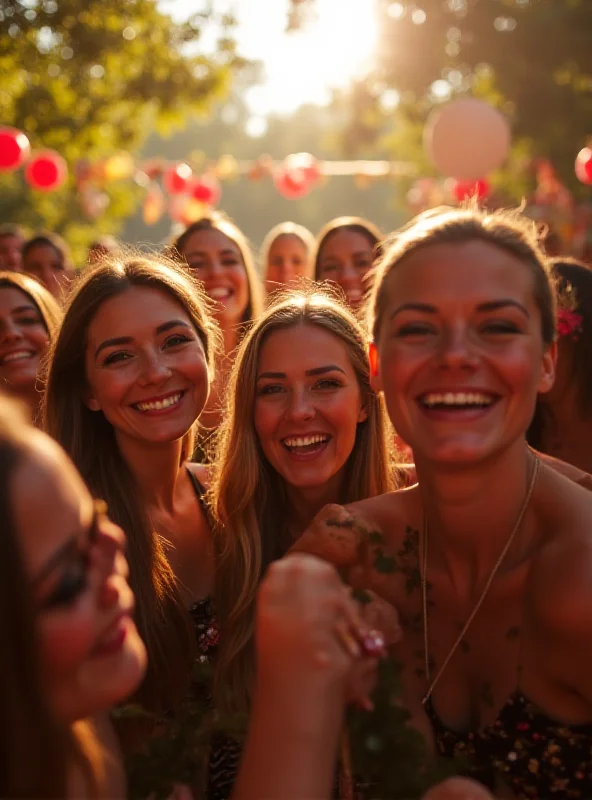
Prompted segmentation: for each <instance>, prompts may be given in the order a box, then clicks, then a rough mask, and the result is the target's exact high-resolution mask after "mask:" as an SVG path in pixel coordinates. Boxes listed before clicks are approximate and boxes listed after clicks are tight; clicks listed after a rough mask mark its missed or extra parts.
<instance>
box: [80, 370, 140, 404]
mask: <svg viewBox="0 0 592 800" xmlns="http://www.w3.org/2000/svg"><path fill="white" fill-rule="evenodd" d="M135 378H136V376H135V373H134V372H133V370H132V369H131V368H123V369H120V370H117V371H114V372H108V371H107V370H105V371H104V372H100V373H99V372H95V373H94V374H93V375H92V376H91V377H90V379H89V385H90V389H91V394H92V395H93V397H95V398H96V399H97V400H98V401H99V403H100V405H101V408H102V409H103V410H105V409H108V408H109V407H110V406H113V405H116V404H118V403H120V402H121V401H122V400H123V398H124V397H125V395H126V394H127V392H128V391H129V390H130V388H131V387H132V386H133V385H134V383H135Z"/></svg>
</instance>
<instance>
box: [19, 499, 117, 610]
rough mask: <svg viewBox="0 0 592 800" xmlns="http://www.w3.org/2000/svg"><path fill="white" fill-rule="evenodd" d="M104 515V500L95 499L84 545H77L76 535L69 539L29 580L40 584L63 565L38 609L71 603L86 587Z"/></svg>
mask: <svg viewBox="0 0 592 800" xmlns="http://www.w3.org/2000/svg"><path fill="white" fill-rule="evenodd" d="M106 514H107V505H106V503H105V502H104V501H103V500H96V501H95V503H94V512H93V517H92V520H91V523H90V526H89V529H88V532H87V534H86V536H85V537H84V544H81V542H80V539H79V538H76V539H73V540H71V541H70V542H68V543H67V544H66V545H65V547H64V548H62V549H61V550H59V551H58V552H57V553H56V554H55V555H54V556H52V558H51V559H50V560H49V561H48V563H47V564H45V566H44V567H43V569H42V570H41V572H40V574H39V575H37V577H36V578H35V580H34V581H33V589H35V588H36V587H38V586H40V585H41V584H42V583H43V582H44V581H45V580H46V579H47V577H48V576H49V575H50V574H51V573H52V572H54V571H55V570H57V569H58V568H60V567H61V566H62V564H63V569H62V572H61V576H60V579H59V581H58V583H57V584H56V586H55V587H54V589H53V590H52V591H51V593H50V594H49V595H48V596H47V597H46V598H44V599H43V600H42V601H41V603H40V605H39V610H41V611H50V610H52V609H57V608H65V607H67V606H71V605H72V604H73V603H74V602H75V601H76V599H77V598H78V597H79V596H80V595H81V594H82V593H83V592H84V591H85V590H86V588H87V586H88V572H89V566H90V553H91V549H92V547H93V546H94V545H95V544H96V543H97V541H98V538H99V527H100V523H101V520H102V519H103V518H104V517H105V516H106Z"/></svg>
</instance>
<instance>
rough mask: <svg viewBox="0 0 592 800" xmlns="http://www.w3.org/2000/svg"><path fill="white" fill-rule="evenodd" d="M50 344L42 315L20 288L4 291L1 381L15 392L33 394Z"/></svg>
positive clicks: (1, 290)
mask: <svg viewBox="0 0 592 800" xmlns="http://www.w3.org/2000/svg"><path fill="white" fill-rule="evenodd" d="M48 344H49V334H48V333H47V329H46V328H45V323H44V322H43V317H42V316H41V312H40V311H39V309H38V308H37V306H36V304H35V303H34V302H33V301H32V300H31V298H30V297H29V296H28V295H26V294H25V293H24V292H21V291H20V289H10V288H0V381H1V382H2V385H3V386H4V387H5V388H7V389H8V390H9V391H10V392H11V393H13V394H18V393H19V392H23V393H25V392H28V391H30V390H31V389H32V388H33V387H34V386H35V383H36V380H37V373H38V371H39V366H40V364H41V360H42V358H43V356H44V355H45V352H46V350H47V347H48Z"/></svg>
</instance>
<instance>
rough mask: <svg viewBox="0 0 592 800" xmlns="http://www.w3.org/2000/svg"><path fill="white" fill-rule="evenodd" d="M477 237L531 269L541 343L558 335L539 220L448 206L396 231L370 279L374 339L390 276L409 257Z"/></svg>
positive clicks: (381, 314)
mask: <svg viewBox="0 0 592 800" xmlns="http://www.w3.org/2000/svg"><path fill="white" fill-rule="evenodd" d="M474 240H478V241H482V242H486V243H488V244H491V245H493V246H495V247H498V248H500V249H502V250H505V251H506V252H507V253H509V254H510V255H512V256H514V258H516V259H518V260H519V261H521V262H522V263H523V264H524V265H525V266H527V267H528V268H529V270H530V272H531V274H532V277H533V281H534V295H535V299H536V302H537V304H538V307H539V309H540V312H541V323H542V324H541V327H542V336H543V341H544V342H545V344H550V343H551V342H552V341H553V340H554V338H555V294H554V291H553V285H552V282H551V279H550V267H549V262H548V260H547V257H546V256H545V254H544V252H543V250H542V248H541V246H540V244H539V237H538V232H537V229H536V226H535V223H534V222H532V221H531V220H528V219H527V218H526V217H524V216H522V215H521V214H519V213H518V212H516V211H509V210H498V211H487V210H481V209H478V208H464V209H458V208H452V207H447V206H444V207H442V208H437V209H431V210H430V211H426V212H425V213H424V214H420V215H419V216H417V217H415V218H414V219H413V220H412V221H411V222H410V223H409V225H408V226H407V227H405V228H403V229H401V230H400V231H397V232H396V233H395V234H393V236H392V238H391V241H390V243H389V244H388V245H387V246H386V248H385V252H384V255H383V256H382V258H381V259H380V261H379V262H378V263H377V265H376V267H375V268H374V272H373V274H372V278H371V281H372V290H371V293H370V300H369V304H368V309H369V329H370V330H371V331H372V334H373V337H374V339H375V340H377V339H378V335H379V332H380V325H381V322H382V318H383V316H384V313H385V311H386V302H387V293H386V283H387V279H388V276H389V275H390V274H391V272H392V270H393V269H395V268H396V267H397V266H398V265H399V264H400V263H401V261H403V260H404V259H405V257H406V256H408V255H409V254H410V253H413V252H415V251H416V250H418V249H419V248H425V247H429V246H431V245H441V244H464V243H466V242H470V241H474Z"/></svg>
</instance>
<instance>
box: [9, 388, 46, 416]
mask: <svg viewBox="0 0 592 800" xmlns="http://www.w3.org/2000/svg"><path fill="white" fill-rule="evenodd" d="M3 388H4V389H5V391H6V392H7V394H10V395H11V396H12V397H14V398H15V400H20V402H21V403H24V404H25V405H26V406H27V408H28V409H29V414H30V415H31V419H32V421H33V422H34V423H35V424H37V422H38V418H39V411H40V410H41V400H42V399H43V394H42V393H41V392H39V391H38V390H37V387H36V385H35V384H34V383H33V384H31V386H24V387H22V388H19V389H18V390H17V391H13V390H12V389H11V387H10V386H9V385H8V384H6V385H5V386H4V387H3Z"/></svg>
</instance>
